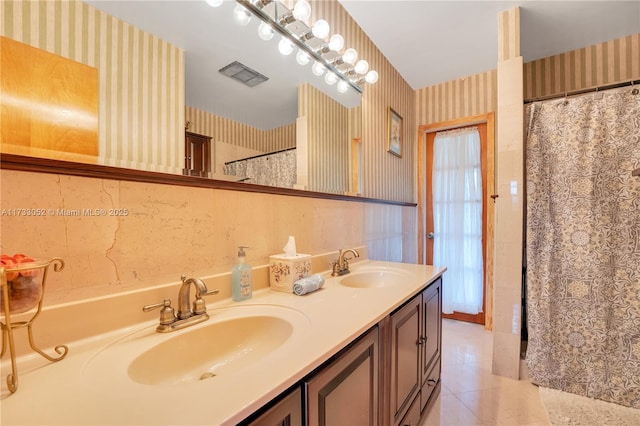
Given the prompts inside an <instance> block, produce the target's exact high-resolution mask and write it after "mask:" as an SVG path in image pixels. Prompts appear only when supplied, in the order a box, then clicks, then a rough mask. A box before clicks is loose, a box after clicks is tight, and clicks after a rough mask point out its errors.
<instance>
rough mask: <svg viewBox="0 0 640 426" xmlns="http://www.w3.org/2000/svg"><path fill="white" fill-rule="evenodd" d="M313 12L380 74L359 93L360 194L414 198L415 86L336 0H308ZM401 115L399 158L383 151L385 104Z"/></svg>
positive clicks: (313, 15)
mask: <svg viewBox="0 0 640 426" xmlns="http://www.w3.org/2000/svg"><path fill="white" fill-rule="evenodd" d="M311 7H312V17H313V18H314V19H320V18H322V19H326V20H327V21H328V22H330V23H331V31H332V33H339V34H342V36H343V37H344V39H345V47H354V48H355V49H356V50H357V51H358V56H359V57H361V58H364V59H366V60H367V61H368V62H369V64H370V67H371V69H375V70H376V71H378V74H379V76H380V78H379V80H378V82H377V83H376V84H373V85H370V84H365V85H364V93H363V95H362V105H361V109H362V121H361V123H362V124H361V125H362V135H361V136H362V163H363V170H362V171H361V174H362V182H363V194H362V195H363V196H365V197H372V198H380V199H385V200H393V201H404V202H415V199H416V197H415V191H416V189H415V188H416V185H415V184H416V180H417V178H416V163H415V158H416V154H417V150H416V129H417V123H416V122H415V102H414V91H413V89H412V88H411V86H409V84H408V83H407V82H406V81H405V80H404V79H403V78H402V76H401V75H400V73H398V71H397V70H396V69H395V68H394V67H393V66H392V65H391V63H390V62H389V61H388V60H387V58H386V57H385V56H384V55H383V54H382V53H381V52H380V50H379V49H378V48H377V47H376V46H375V45H374V44H373V42H372V41H371V40H370V39H369V37H368V36H367V35H366V34H365V32H364V31H363V30H362V29H361V28H360V26H359V25H358V24H357V23H356V22H355V21H354V20H353V18H351V16H350V15H349V14H348V13H347V12H346V10H345V9H344V8H343V7H342V5H340V3H338V2H337V0H329V1H314V2H311ZM389 107H391V108H393V109H394V110H395V111H396V112H397V113H398V114H400V116H402V117H403V132H402V157H401V158H398V157H396V156H394V155H392V154H390V153H388V152H387V141H388V139H387V123H388V108H389Z"/></svg>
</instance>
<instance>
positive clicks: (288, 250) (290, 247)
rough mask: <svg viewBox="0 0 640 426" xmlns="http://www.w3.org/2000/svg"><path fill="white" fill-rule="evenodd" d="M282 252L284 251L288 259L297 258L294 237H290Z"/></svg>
mask: <svg viewBox="0 0 640 426" xmlns="http://www.w3.org/2000/svg"><path fill="white" fill-rule="evenodd" d="M282 250H283V251H284V254H285V255H287V257H296V254H297V251H296V239H295V238H294V237H293V236H289V240H288V241H287V244H285V246H284V247H283V248H282Z"/></svg>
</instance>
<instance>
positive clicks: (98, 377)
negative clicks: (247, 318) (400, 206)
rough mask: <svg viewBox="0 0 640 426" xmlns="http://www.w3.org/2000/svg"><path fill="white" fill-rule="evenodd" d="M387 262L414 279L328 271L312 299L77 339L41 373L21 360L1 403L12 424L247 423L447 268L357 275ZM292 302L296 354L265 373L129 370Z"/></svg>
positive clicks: (242, 305) (263, 296) (276, 360)
mask: <svg viewBox="0 0 640 426" xmlns="http://www.w3.org/2000/svg"><path fill="white" fill-rule="evenodd" d="M385 268H387V269H391V270H402V271H404V272H405V273H406V275H407V276H408V277H409V279H407V280H406V282H405V283H403V284H401V285H393V286H386V287H378V288H351V287H346V286H343V285H341V284H340V283H339V280H340V279H341V278H342V277H338V278H332V277H330V276H328V274H327V275H325V276H326V281H325V285H324V287H323V288H322V289H321V290H319V291H316V292H314V293H310V294H307V295H304V296H296V295H293V294H287V293H282V292H277V291H273V290H270V289H264V290H259V291H255V292H254V294H253V298H252V299H251V300H248V301H245V302H238V303H234V302H230V300H229V299H226V300H224V301H222V302H219V303H209V304H208V305H207V306H208V313H209V315H210V317H211V318H210V319H209V320H208V321H205V322H203V323H201V324H198V325H194V326H191V327H188V328H186V329H184V330H180V331H176V332H172V333H166V334H161V333H156V332H155V326H156V325H157V318H155V316H154V320H152V321H148V322H145V323H142V324H138V325H136V326H134V327H127V328H125V329H120V330H116V331H114V332H112V333H108V335H102V336H96V337H94V338H90V339H85V340H83V341H80V342H75V343H72V344H69V345H68V346H69V347H70V353H69V355H68V356H67V357H66V358H65V359H64V360H62V361H60V362H57V363H48V362H46V361H45V362H41V363H40V365H41V367H39V368H36V369H32V370H31V371H29V370H28V369H27V371H21V370H20V368H21V366H20V364H19V366H18V369H19V387H18V390H17V392H16V393H15V394H13V395H8V396H6V395H4V393H3V399H2V401H1V402H0V408H1V411H2V413H1V419H2V424H3V425H18V424H29V425H36V424H37V425H45V424H64V425H72V424H82V425H94V424H95V425H100V424H103V425H117V424H138V425H142V424H149V425H160V424H171V425H179V424H183V425H194V424H210V425H219V424H235V423H238V422H239V421H241V420H243V419H244V418H246V417H247V416H249V415H250V414H252V413H253V412H255V411H256V410H258V409H259V408H260V407H262V406H263V405H264V404H266V403H267V402H269V401H270V400H272V399H273V398H274V397H276V396H278V395H279V394H280V393H282V392H283V391H284V390H286V389H287V388H289V387H290V386H292V385H294V384H295V383H296V382H298V381H300V380H301V379H302V378H304V377H305V376H306V375H307V374H309V373H310V372H311V371H313V370H314V369H315V368H316V367H318V366H320V365H321V364H322V363H323V362H325V361H326V360H327V359H329V358H330V357H331V356H332V355H334V354H335V353H337V352H338V351H340V350H341V349H342V348H344V347H345V346H346V345H348V344H349V343H350V342H351V341H353V340H354V339H356V338H357V337H359V336H360V335H361V334H362V333H364V332H365V331H366V330H368V329H369V328H371V327H372V326H374V325H375V324H377V323H378V322H379V321H380V320H381V319H383V318H384V317H386V316H387V315H389V313H391V312H392V311H393V310H394V309H396V308H397V307H399V306H400V305H402V304H403V303H404V302H405V301H407V300H408V299H409V298H410V297H411V296H413V295H415V294H417V293H418V292H419V291H421V290H422V289H423V288H424V287H425V285H426V284H428V283H430V282H432V281H433V280H435V279H436V278H437V277H439V276H440V275H442V273H443V272H444V271H445V268H439V267H434V266H423V265H415V264H405V263H394V262H380V261H370V260H365V261H361V262H357V263H352V265H351V271H352V274H356V273H358V272H362V271H366V270H371V269H376V270H384V269H385ZM346 276H348V275H346ZM282 308H287V309H285V310H286V311H287V312H289V311H290V318H291V321H292V322H294V323H298V324H299V327H296V328H295V329H294V333H293V335H292V338H291V339H290V340H291V341H290V342H289V343H290V346H289V348H288V350H287V351H286V352H284V353H286V356H282V355H279V356H271V357H270V358H269V359H267V358H265V359H264V361H265V362H264V365H265V366H268V368H264V369H260V370H259V371H256V369H255V368H254V369H252V368H243V369H240V370H238V371H237V372H234V373H233V374H230V375H229V377H225V375H224V374H221V375H220V376H217V377H214V378H212V379H207V380H203V381H191V382H185V383H180V384H173V385H145V384H140V383H136V382H134V381H133V380H131V378H130V377H129V376H128V374H127V371H126V369H127V366H128V365H129V364H130V362H131V361H132V360H133V359H134V358H135V357H136V356H138V355H139V354H140V353H141V351H143V350H144V349H145V348H150V347H153V346H155V345H157V344H159V343H162V342H164V341H166V340H168V339H172V338H174V337H176V336H178V335H179V334H180V333H189V332H190V331H191V330H195V329H196V328H198V327H206V326H207V325H208V324H211V323H212V322H216V321H221V320H224V319H226V318H229V317H233V316H242V315H243V314H244V313H245V312H251V313H256V312H262V313H264V314H269V312H270V311H274V310H277V309H282ZM288 315H289V314H288ZM292 345H294V346H292ZM195 350H197V348H196V349H195ZM176 362H179V360H176ZM3 364H4V365H3V368H2V370H3V377H2V379H3V380H4V379H5V378H4V375H5V374H6V372H7V371H8V370H9V368H10V365H9V364H10V362H8V361H7V360H6V358H5V361H4V362H3ZM7 367H9V368H7ZM248 367H250V366H248ZM5 387H6V386H5Z"/></svg>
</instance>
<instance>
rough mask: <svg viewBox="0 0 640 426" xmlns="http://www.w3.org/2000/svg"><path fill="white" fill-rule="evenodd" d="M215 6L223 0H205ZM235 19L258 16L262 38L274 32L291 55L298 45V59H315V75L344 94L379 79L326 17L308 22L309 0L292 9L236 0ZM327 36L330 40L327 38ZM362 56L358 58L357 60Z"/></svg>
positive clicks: (270, 0) (267, 1)
mask: <svg viewBox="0 0 640 426" xmlns="http://www.w3.org/2000/svg"><path fill="white" fill-rule="evenodd" d="M206 2H207V3H208V4H209V5H210V6H212V7H217V6H220V5H221V4H222V0H206ZM236 2H237V3H238V5H237V6H236V8H235V9H234V19H235V20H236V21H237V22H238V23H239V24H240V25H246V24H247V23H248V22H249V20H250V19H251V15H255V16H256V17H258V19H260V20H261V21H262V22H260V25H259V26H258V36H259V37H260V38H261V39H263V40H271V39H272V38H273V36H274V34H275V33H278V34H279V35H281V39H280V41H279V43H278V50H279V51H280V53H281V54H283V55H290V54H291V53H293V51H294V50H295V49H296V48H297V49H298V52H297V54H296V61H297V62H298V64H300V65H306V64H308V63H309V62H312V63H313V65H312V68H311V70H312V73H313V74H314V75H316V76H322V75H323V74H324V76H325V77H324V80H325V82H326V83H327V84H329V85H334V84H336V83H338V84H337V88H338V91H339V92H340V93H345V92H346V91H347V90H349V87H351V88H352V89H354V90H356V91H357V92H358V93H362V85H363V84H364V83H368V84H374V83H375V82H376V81H378V73H377V72H376V71H374V70H370V69H369V63H368V62H367V61H366V60H364V59H359V58H358V52H357V51H356V50H355V49H353V48H348V49H346V50H345V51H344V52H342V53H341V51H342V49H343V48H344V38H343V37H342V36H341V35H340V34H333V35H331V37H329V34H330V32H331V26H330V24H329V23H328V22H327V21H326V20H324V19H317V20H316V21H315V22H314V23H313V25H309V24H308V22H310V19H311V5H310V4H309V2H308V1H307V0H297V1H296V2H295V4H294V6H293V9H289V8H288V7H287V6H285V5H284V4H283V0H236ZM327 38H328V40H327ZM358 59H359V60H358Z"/></svg>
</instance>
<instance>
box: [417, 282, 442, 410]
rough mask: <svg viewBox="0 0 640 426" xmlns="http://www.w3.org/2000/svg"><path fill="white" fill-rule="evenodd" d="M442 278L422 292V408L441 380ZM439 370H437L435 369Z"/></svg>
mask: <svg viewBox="0 0 640 426" xmlns="http://www.w3.org/2000/svg"><path fill="white" fill-rule="evenodd" d="M441 317H442V279H438V281H437V282H435V283H433V284H432V285H431V286H429V288H427V289H426V290H425V291H424V292H423V293H422V342H423V344H422V354H421V361H420V369H421V373H420V374H421V376H422V389H423V392H422V395H421V399H422V404H421V405H422V407H421V408H422V409H423V408H424V406H425V405H426V404H427V402H428V400H429V397H430V395H431V393H432V392H433V389H434V388H435V385H436V384H437V382H438V380H440V350H441V347H442V318H441ZM435 370H437V371H435Z"/></svg>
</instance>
